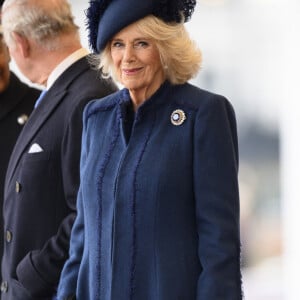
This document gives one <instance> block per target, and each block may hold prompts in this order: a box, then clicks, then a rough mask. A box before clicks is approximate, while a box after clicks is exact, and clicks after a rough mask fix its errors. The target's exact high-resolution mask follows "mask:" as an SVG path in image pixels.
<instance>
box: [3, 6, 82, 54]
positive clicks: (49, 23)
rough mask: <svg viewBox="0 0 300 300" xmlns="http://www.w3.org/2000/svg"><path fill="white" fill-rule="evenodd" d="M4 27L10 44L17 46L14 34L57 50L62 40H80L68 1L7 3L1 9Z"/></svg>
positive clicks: (6, 38) (7, 41) (5, 37)
mask: <svg viewBox="0 0 300 300" xmlns="http://www.w3.org/2000/svg"><path fill="white" fill-rule="evenodd" d="M2 27H3V33H4V39H5V41H6V43H7V44H10V45H14V39H13V35H12V33H17V34H19V35H21V36H24V37H26V38H30V39H32V40H34V41H35V42H36V43H37V44H39V45H41V46H43V47H45V48H47V49H49V50H55V49H56V48H58V47H59V37H60V36H61V35H63V34H70V33H72V34H74V37H75V38H78V39H79V33H78V27H77V25H75V23H74V17H73V14H72V11H71V7H70V4H69V3H68V1H67V0H6V1H5V2H4V4H3V6H2Z"/></svg>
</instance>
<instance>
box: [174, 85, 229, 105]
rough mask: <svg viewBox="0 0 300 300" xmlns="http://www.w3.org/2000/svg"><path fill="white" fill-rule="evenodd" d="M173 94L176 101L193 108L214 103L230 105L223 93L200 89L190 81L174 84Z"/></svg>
mask: <svg viewBox="0 0 300 300" xmlns="http://www.w3.org/2000/svg"><path fill="white" fill-rule="evenodd" d="M173 95H174V96H175V98H176V102H177V103H181V104H182V105H186V106H189V107H191V108H193V109H195V110H198V109H200V108H205V107H211V106H214V105H220V104H223V105H224V104H226V105H231V104H230V102H229V100H228V99H227V98H226V97H224V96H223V95H220V94H217V93H214V92H211V91H208V90H205V89H202V88H200V87H198V86H196V85H193V84H191V83H186V84H182V85H176V86H174V93H173Z"/></svg>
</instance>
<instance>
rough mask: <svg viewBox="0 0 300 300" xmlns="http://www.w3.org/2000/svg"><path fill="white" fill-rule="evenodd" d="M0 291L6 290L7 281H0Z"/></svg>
mask: <svg viewBox="0 0 300 300" xmlns="http://www.w3.org/2000/svg"><path fill="white" fill-rule="evenodd" d="M0 289H1V292H2V293H7V290H8V283H7V281H2V282H1V288H0Z"/></svg>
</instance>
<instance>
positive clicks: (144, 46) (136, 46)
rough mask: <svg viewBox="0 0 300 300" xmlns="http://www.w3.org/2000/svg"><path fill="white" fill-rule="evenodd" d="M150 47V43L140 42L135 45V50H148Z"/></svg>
mask: <svg viewBox="0 0 300 300" xmlns="http://www.w3.org/2000/svg"><path fill="white" fill-rule="evenodd" d="M147 46H148V43H147V42H145V41H139V42H137V43H135V44H134V47H135V48H146V47H147Z"/></svg>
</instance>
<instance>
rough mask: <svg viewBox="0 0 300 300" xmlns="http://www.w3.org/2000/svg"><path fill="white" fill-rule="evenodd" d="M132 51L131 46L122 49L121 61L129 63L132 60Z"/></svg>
mask: <svg viewBox="0 0 300 300" xmlns="http://www.w3.org/2000/svg"><path fill="white" fill-rule="evenodd" d="M134 57H135V56H134V49H133V47H132V46H131V45H128V46H126V47H125V49H124V54H123V60H124V61H127V62H130V61H133V60H134Z"/></svg>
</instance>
